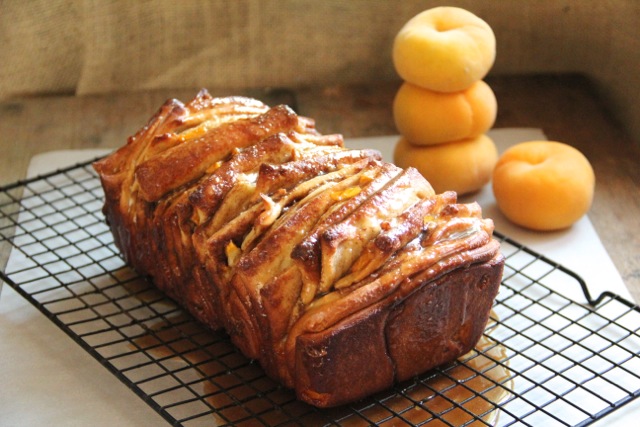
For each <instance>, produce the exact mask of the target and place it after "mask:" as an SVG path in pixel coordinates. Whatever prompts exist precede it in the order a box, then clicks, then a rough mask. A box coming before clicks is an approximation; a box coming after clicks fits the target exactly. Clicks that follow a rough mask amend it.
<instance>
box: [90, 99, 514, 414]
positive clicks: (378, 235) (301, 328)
mask: <svg viewBox="0 0 640 427" xmlns="http://www.w3.org/2000/svg"><path fill="white" fill-rule="evenodd" d="M94 167H95V169H96V171H97V172H98V174H99V176H100V179H101V182H102V185H103V188H104V192H105V199H106V200H105V205H104V213H105V216H106V218H107V221H108V222H109V225H110V227H111V230H112V233H113V236H114V240H115V243H116V245H117V246H118V248H119V249H120V250H121V252H122V254H123V256H124V257H125V259H126V261H127V262H128V263H129V264H130V265H131V266H132V267H134V268H135V269H136V270H137V271H138V272H139V273H140V274H142V275H144V276H147V277H149V278H150V280H151V281H152V282H153V283H154V284H155V285H156V286H157V287H158V288H160V289H161V290H162V291H164V292H165V293H166V294H167V295H168V296H170V297H171V298H173V299H174V300H176V301H177V302H178V303H179V304H180V305H182V306H183V307H184V308H185V309H187V310H188V311H189V312H190V313H191V314H192V315H193V316H194V317H195V318H197V319H198V320H199V321H201V322H203V323H204V324H206V325H207V326H209V327H210V328H212V329H221V328H223V329H224V330H226V332H227V333H228V334H229V335H230V337H231V340H232V341H233V343H234V344H235V345H236V346H237V347H238V348H239V349H240V350H241V351H242V352H243V353H244V354H245V355H246V356H247V357H249V358H254V359H257V360H258V361H259V362H260V364H261V365H262V367H263V368H264V369H265V371H266V372H267V374H268V375H270V376H271V377H273V378H275V379H277V380H279V381H280V382H282V384H284V385H285V386H287V387H290V388H292V389H294V390H295V391H296V394H297V396H298V398H299V399H301V400H303V401H306V402H308V403H310V404H313V405H316V406H319V407H329V406H335V405H340V404H344V403H347V402H350V401H354V400H357V399H360V398H363V397H366V396H368V395H370V394H372V393H374V392H377V391H380V390H383V389H385V388H388V387H390V386H391V385H392V384H394V383H395V382H398V381H403V380H406V379H408V378H411V377H412V376H415V375H417V374H420V373H423V372H425V371H427V370H429V369H432V368H433V367H435V366H438V365H440V364H443V363H446V362H450V361H452V360H455V359H456V358H457V357H459V356H461V355H462V354H464V353H466V352H468V351H469V350H471V348H473V346H474V345H475V344H476V342H477V341H478V339H479V338H480V336H481V335H482V332H483V330H484V327H485V325H486V322H487V319H488V316H489V312H490V309H491V306H492V303H493V300H494V298H495V295H496V293H497V290H498V286H499V283H500V280H501V276H502V267H503V263H504V259H503V257H502V256H501V255H500V253H499V243H497V242H496V241H495V240H494V239H493V238H492V233H493V222H492V221H491V220H489V219H483V218H482V214H481V210H480V207H479V206H478V205H477V204H475V203H471V204H459V203H457V201H456V195H455V193H453V192H445V193H443V194H435V193H434V191H433V189H432V187H431V185H430V184H429V183H428V182H427V181H426V180H425V179H424V178H423V177H422V176H421V175H420V174H419V173H418V172H417V171H416V170H414V169H411V168H409V169H404V170H403V169H401V168H398V167H396V166H394V165H393V164H390V163H387V162H384V161H382V159H381V158H380V155H379V154H378V153H377V152H376V151H374V150H351V149H348V148H345V147H344V144H343V139H342V137H341V136H340V135H322V134H321V133H319V132H318V131H317V130H316V128H315V124H314V122H313V120H311V119H309V118H306V117H302V116H299V115H297V114H295V113H294V112H293V111H292V110H291V109H290V108H288V107H286V106H275V107H268V106H267V105H264V104H263V103H262V102H260V101H257V100H254V99H249V98H243V97H228V98H213V97H211V96H210V95H209V94H208V92H207V91H204V90H203V91H201V92H200V93H198V95H197V96H196V97H195V98H194V99H193V100H191V101H190V102H188V103H186V104H184V103H182V102H179V101H177V100H170V101H167V102H166V103H165V104H164V105H163V106H162V107H161V108H160V110H159V111H158V112H157V113H156V114H155V115H154V116H153V117H152V118H151V120H150V121H149V122H148V123H147V125H146V126H144V127H143V128H142V129H140V131H138V132H137V133H136V134H135V135H134V136H132V137H130V138H129V140H128V142H127V144H126V145H124V146H123V147H121V148H120V149H118V150H117V151H115V152H113V153H112V154H111V155H109V156H108V157H106V158H104V159H102V160H100V161H98V162H96V163H95V164H94Z"/></svg>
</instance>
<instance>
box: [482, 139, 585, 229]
mask: <svg viewBox="0 0 640 427" xmlns="http://www.w3.org/2000/svg"><path fill="white" fill-rule="evenodd" d="M594 187H595V175H594V172H593V168H592V167H591V164H590V163H589V161H588V160H587V158H586V157H585V156H584V155H583V154H582V153H581V152H580V151H578V150H577V149H575V148H574V147H572V146H570V145H567V144H564V143H562V142H557V141H529V142H522V143H519V144H516V145H514V146H512V147H511V148H509V149H508V150H506V151H505V152H504V153H503V154H502V155H501V156H500V158H499V160H498V163H497V164H496V167H495V170H494V172H493V193H494V195H495V198H496V201H497V203H498V208H499V209H500V210H501V211H502V213H504V215H505V216H506V217H507V218H508V219H509V220H511V221H512V222H514V223H515V224H518V225H520V226H522V227H526V228H529V229H533V230H543V231H546V230H558V229H563V228H567V227H569V226H571V225H572V224H573V223H574V222H576V221H577V220H578V219H580V218H581V217H582V216H583V215H584V214H585V213H586V212H587V211H588V210H589V208H590V207H591V202H592V201H593V192H594Z"/></svg>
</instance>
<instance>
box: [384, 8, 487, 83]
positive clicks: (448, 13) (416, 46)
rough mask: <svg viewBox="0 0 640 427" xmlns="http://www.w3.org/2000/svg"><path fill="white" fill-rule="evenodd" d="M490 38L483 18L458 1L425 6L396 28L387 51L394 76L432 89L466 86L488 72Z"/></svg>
mask: <svg viewBox="0 0 640 427" xmlns="http://www.w3.org/2000/svg"><path fill="white" fill-rule="evenodd" d="M495 56H496V38H495V35H494V33H493V31H492V29H491V27H490V26H489V24H487V23H486V22H485V21H484V20H483V19H481V18H479V17H478V16H476V15H474V14H473V13H471V12H469V11H468V10H465V9H461V8H458V7H449V6H442V7H436V8H433V9H428V10H425V11H424V12H422V13H419V14H418V15H416V16H414V17H413V18H411V19H410V20H409V21H407V23H406V24H405V25H404V26H403V27H402V29H400V31H399V32H398V34H397V35H396V37H395V40H394V43H393V50H392V57H393V63H394V66H395V68H396V71H397V72H398V74H399V75H400V77H401V78H402V79H403V80H405V81H407V82H409V83H413V84H415V85H417V86H420V87H424V88H425V89H431V90H433V91H436V92H456V91H460V90H464V89H467V88H468V87H469V86H471V85H472V84H473V83H474V82H476V81H478V80H481V79H483V78H484V76H485V75H486V74H487V73H488V72H489V70H490V69H491V67H492V66H493V63H494V61H495Z"/></svg>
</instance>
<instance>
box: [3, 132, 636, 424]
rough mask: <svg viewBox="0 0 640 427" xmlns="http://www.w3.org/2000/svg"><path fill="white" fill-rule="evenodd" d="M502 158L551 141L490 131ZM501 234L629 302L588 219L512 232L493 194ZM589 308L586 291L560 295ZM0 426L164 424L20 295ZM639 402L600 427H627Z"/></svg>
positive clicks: (487, 193)
mask: <svg viewBox="0 0 640 427" xmlns="http://www.w3.org/2000/svg"><path fill="white" fill-rule="evenodd" d="M491 136H492V137H493V139H494V140H495V141H496V143H497V145H498V147H499V149H500V151H502V150H504V149H505V147H507V146H509V145H511V144H513V143H515V142H520V141H524V140H530V139H544V135H543V134H542V132H541V131H540V130H537V129H498V130H493V131H491ZM396 140H397V137H395V136H383V137H376V138H361V139H351V140H348V141H347V145H348V146H350V147H354V148H359V147H368V148H376V149H378V150H380V151H381V152H382V154H383V156H384V157H385V159H388V160H392V152H393V146H394V144H395V142H396ZM103 153H104V151H95V150H83V151H77V150H71V151H58V152H52V153H44V154H42V155H39V156H36V157H34V158H33V160H32V162H31V165H30V167H29V176H34V175H36V174H42V173H45V172H48V171H53V170H56V169H58V168H61V167H64V166H67V165H72V164H75V163H77V162H80V161H84V160H87V159H91V158H94V157H96V156H97V155H100V154H103ZM472 198H473V199H477V200H478V201H479V202H480V204H481V205H482V206H483V210H484V213H485V216H488V217H492V218H493V219H494V221H495V223H496V229H497V230H498V231H500V232H502V233H504V234H506V235H508V236H509V237H511V238H513V239H515V240H517V241H518V242H520V243H522V244H525V245H527V246H529V247H531V248H532V249H534V250H536V251H538V252H540V253H542V254H544V255H546V256H547V257H548V258H551V259H553V260H555V261H557V262H559V263H560V264H562V265H564V266H565V267H567V268H569V269H571V270H573V271H575V272H576V273H578V274H580V275H581V276H582V277H583V278H584V279H585V280H586V281H587V283H588V286H589V288H590V290H591V292H592V295H593V296H596V295H598V294H599V293H600V292H601V291H602V290H605V289H607V290H612V291H614V292H616V293H618V294H620V295H622V296H624V297H625V298H629V292H628V291H627V289H626V287H625V286H624V283H623V282H622V279H621V278H620V275H619V273H618V271H617V270H616V269H615V266H614V265H613V263H612V262H611V259H610V257H609V255H608V254H607V252H606V250H605V249H604V247H603V246H602V243H601V242H600V239H599V238H598V235H597V233H596V232H595V230H594V229H593V227H592V225H591V222H590V221H589V219H588V217H584V218H583V219H581V220H580V221H579V222H578V223H577V224H575V225H574V226H573V227H572V228H570V229H568V230H565V231H562V232H555V233H534V232H529V231H526V230H524V229H521V228H519V227H516V226H513V225H511V224H510V223H509V222H508V221H507V220H506V219H505V218H504V217H503V216H502V215H501V214H500V213H499V211H497V208H496V207H495V201H494V199H493V195H492V194H491V190H490V188H489V187H486V188H485V189H483V190H482V191H481V192H480V193H478V194H476V195H474V196H473V197H472ZM558 291H559V292H561V293H564V294H566V295H567V296H569V297H570V298H574V299H577V300H578V301H582V299H580V298H582V294H581V292H580V290H579V289H558ZM0 343H1V344H0V346H1V347H0V348H2V353H1V356H0V382H1V383H0V425H3V426H5V425H6V426H39V425H49V426H86V425H92V426H115V425H118V426H147V425H164V424H165V421H164V420H163V419H162V418H161V417H160V416H159V415H158V414H156V413H155V412H154V411H153V410H152V409H151V408H150V407H149V406H148V405H146V404H145V403H144V402H143V401H142V400H141V399H139V398H138V397H137V396H135V395H134V394H133V392H131V391H130V390H128V389H127V388H126V387H125V386H124V385H123V384H122V383H120V382H119V381H118V380H117V379H116V378H115V377H114V376H112V375H111V374H110V373H109V372H108V371H107V370H106V369H105V368H104V367H102V366H100V364H99V363H98V362H97V361H95V360H94V359H93V358H92V357H91V356H90V355H88V354H87V353H85V352H84V350H82V349H81V348H80V347H79V346H78V345H77V344H75V343H74V342H73V341H72V340H71V339H70V338H69V337H67V336H66V335H65V334H64V333H63V332H62V331H60V330H59V329H58V328H57V327H56V326H55V325H54V324H53V323H51V322H50V321H49V320H48V319H46V318H45V317H44V316H43V315H42V314H41V313H39V312H38V311H37V310H36V309H35V308H34V307H32V306H31V305H30V304H29V303H27V302H26V301H25V300H24V299H23V298H22V297H20V296H19V295H18V294H17V293H16V292H15V291H14V290H13V289H11V288H10V287H8V286H5V287H4V289H3V290H2V297H1V298H0ZM638 400H639V399H636V401H635V402H634V403H632V404H631V405H627V407H625V408H623V409H621V410H619V411H617V412H616V413H614V414H612V415H609V416H607V417H606V418H605V419H604V420H603V421H601V422H600V423H598V424H596V425H606V426H626V425H629V424H628V422H629V419H630V414H632V413H633V411H634V410H638V409H639V408H640V402H638Z"/></svg>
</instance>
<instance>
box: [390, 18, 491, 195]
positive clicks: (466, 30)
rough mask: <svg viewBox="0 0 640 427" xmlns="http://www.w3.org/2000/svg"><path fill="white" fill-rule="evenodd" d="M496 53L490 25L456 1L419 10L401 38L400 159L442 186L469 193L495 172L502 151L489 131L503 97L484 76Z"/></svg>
mask: <svg viewBox="0 0 640 427" xmlns="http://www.w3.org/2000/svg"><path fill="white" fill-rule="evenodd" d="M495 52H496V41H495V36H494V34H493V31H492V30H491V27H490V26H489V25H488V24H487V23H486V22H485V21H483V20H482V19H480V18H479V17H477V16H476V15H474V14H473V13H471V12H469V11H467V10H465V9H461V8H456V7H436V8H433V9H429V10H426V11H424V12H422V13H420V14H418V15H416V16H415V17H413V18H412V19H411V20H409V21H408V22H407V23H406V24H405V26H404V27H403V28H402V29H401V30H400V32H399V33H398V34H397V36H396V38H395V41H394V45H393V63H394V66H395V68H396V71H397V72H398V74H399V75H400V77H401V78H402V79H403V80H404V82H403V84H402V86H401V87H400V89H399V90H398V93H397V94H396V97H395V99H394V103H393V115H394V120H395V123H396V127H397V129H398V131H399V132H400V134H401V138H400V140H399V141H398V143H397V145H396V147H395V152H394V162H395V163H396V164H397V165H398V166H401V167H409V166H413V167H415V168H416V169H418V170H419V171H420V172H421V173H422V174H423V175H424V176H425V178H427V179H428V180H429V182H431V185H432V186H433V187H434V189H435V190H436V191H437V192H443V191H446V190H453V191H456V192H457V193H458V194H466V193H471V192H474V191H477V190H479V189H480V188H481V187H483V186H484V185H485V184H487V183H488V182H489V180H490V179H491V174H492V171H493V168H494V166H495V164H496V162H497V159H498V151H497V149H496V146H495V144H494V142H493V141H492V140H491V139H490V138H489V137H488V136H487V135H486V132H487V131H488V130H489V129H490V128H491V127H492V126H493V124H494V122H495V118H496V113H497V102H496V98H495V95H494V93H493V91H492V90H491V88H490V87H489V86H488V85H487V84H486V83H485V82H484V81H483V80H482V79H483V78H484V77H485V76H486V74H487V73H488V72H489V70H490V69H491V67H492V66H493V62H494V60H495Z"/></svg>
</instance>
